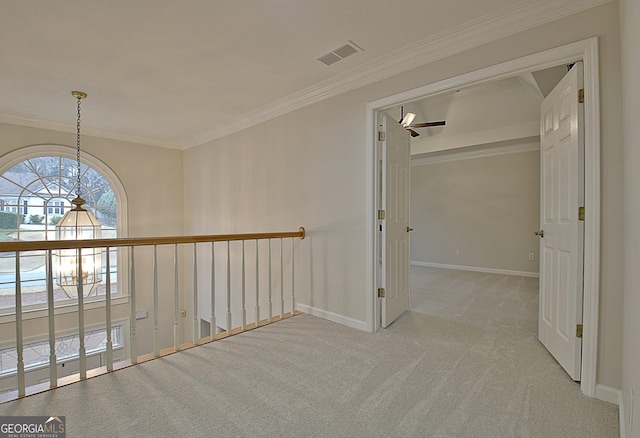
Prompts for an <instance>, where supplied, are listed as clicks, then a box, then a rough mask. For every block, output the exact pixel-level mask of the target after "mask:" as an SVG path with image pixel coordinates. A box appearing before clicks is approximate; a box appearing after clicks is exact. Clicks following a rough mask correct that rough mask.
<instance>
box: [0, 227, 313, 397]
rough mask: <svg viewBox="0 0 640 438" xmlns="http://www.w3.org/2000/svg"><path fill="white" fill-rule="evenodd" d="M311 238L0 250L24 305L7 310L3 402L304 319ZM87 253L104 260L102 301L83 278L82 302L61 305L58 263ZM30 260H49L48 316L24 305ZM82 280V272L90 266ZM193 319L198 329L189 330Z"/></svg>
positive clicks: (3, 246) (213, 238)
mask: <svg viewBox="0 0 640 438" xmlns="http://www.w3.org/2000/svg"><path fill="white" fill-rule="evenodd" d="M304 237H305V230H304V228H300V229H299V230H298V231H292V232H277V233H252V234H224V235H208V236H178V237H142V238H117V239H97V240H71V241H19V242H0V254H3V255H4V257H5V258H8V259H10V260H11V261H12V262H13V259H15V270H14V272H12V273H11V275H13V274H15V278H13V279H12V280H10V281H8V282H6V283H9V285H10V286H11V288H10V290H9V291H8V292H7V291H6V289H5V293H13V294H14V299H15V302H14V305H13V307H5V308H4V309H0V328H1V330H0V333H1V335H0V347H2V348H1V350H0V402H3V401H8V400H13V399H16V398H20V397H24V396H26V395H30V394H33V393H37V392H41V391H44V390H48V389H52V388H57V387H59V386H62V385H66V384H69V383H73V382H76V381H79V380H85V379H87V378H89V377H93V376H96V375H99V374H103V373H107V372H111V371H114V370H116V369H120V368H124V367H127V366H130V365H135V364H137V363H140V362H143V361H147V360H150V359H153V358H157V357H161V356H164V355H166V354H171V353H174V352H177V351H180V350H184V349H186V348H190V347H193V346H196V345H199V344H203V343H208V342H212V341H215V340H217V339H221V338H224V337H227V336H230V335H233V334H237V333H240V332H243V331H246V330H251V329H254V328H256V327H259V326H262V325H265V324H269V323H272V322H275V321H279V320H281V319H284V318H287V317H290V316H293V315H295V314H296V298H295V269H294V265H295V263H294V260H295V254H296V241H297V240H298V239H304ZM87 248H92V249H93V248H98V249H101V251H102V260H103V261H102V263H103V266H101V276H102V279H101V283H102V284H101V287H100V288H99V292H97V295H96V296H92V297H86V296H85V294H84V290H83V285H82V281H81V277H82V276H78V280H77V287H78V294H77V296H75V297H73V299H70V300H69V299H67V300H65V301H62V302H61V301H60V300H58V299H57V298H56V296H57V295H56V294H60V293H61V292H60V290H59V289H57V288H56V286H55V283H56V265H55V263H54V259H55V257H56V255H57V254H59V253H60V252H61V251H64V250H78V251H79V252H80V251H82V250H84V249H87ZM27 257H40V258H42V259H43V269H44V271H43V274H42V276H43V282H42V288H43V291H44V292H46V300H45V302H43V303H42V305H41V306H33V305H32V304H29V303H28V300H27V301H25V295H26V294H27V293H25V286H24V284H27V283H26V282H27V280H25V279H24V278H23V277H25V275H26V273H25V272H24V269H23V268H21V260H23V259H25V258H27ZM80 259H81V257H78V260H80ZM78 272H83V271H82V268H81V262H80V269H78ZM5 286H6V284H5ZM187 315H189V316H190V317H191V318H192V324H187V319H186V318H187ZM101 336H102V337H103V339H102V340H100V337H101ZM186 339H190V340H188V341H187V340H186ZM87 342H89V343H90V345H87ZM47 344H48V345H47ZM63 347H64V352H62V349H63ZM25 349H26V351H28V352H29V356H30V358H29V359H28V360H27V361H25ZM31 356H34V357H35V358H31ZM65 366H66V369H65ZM74 367H76V368H77V372H75V369H76V368H74ZM70 369H72V371H74V372H70V371H69V370H70ZM61 374H62V375H61Z"/></svg>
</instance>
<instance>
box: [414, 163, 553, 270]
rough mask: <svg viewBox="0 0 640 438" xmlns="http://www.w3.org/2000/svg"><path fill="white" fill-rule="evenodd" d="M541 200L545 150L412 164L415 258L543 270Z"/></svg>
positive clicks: (422, 260) (502, 268)
mask: <svg viewBox="0 0 640 438" xmlns="http://www.w3.org/2000/svg"><path fill="white" fill-rule="evenodd" d="M539 206H540V153H539V152H538V151H533V152H522V153H516V154H506V155H499V156H492V157H484V158H473V159H464V160H457V161H448V162H445V163H435V164H428V165H421V166H412V167H411V227H412V228H413V233H412V234H411V261H412V263H432V264H444V265H454V266H455V265H458V266H465V267H472V268H479V269H480V270H482V269H483V268H485V269H486V268H489V269H497V270H506V271H517V272H529V273H537V272H538V253H539V245H540V242H539V239H538V238H537V237H536V236H534V235H533V232H534V231H535V230H536V229H537V228H538V226H539V225H538V224H539V223H540V214H539V211H540V207H539ZM457 250H459V253H458V252H457ZM529 253H533V254H534V255H535V260H534V261H530V260H529V258H528V255H529Z"/></svg>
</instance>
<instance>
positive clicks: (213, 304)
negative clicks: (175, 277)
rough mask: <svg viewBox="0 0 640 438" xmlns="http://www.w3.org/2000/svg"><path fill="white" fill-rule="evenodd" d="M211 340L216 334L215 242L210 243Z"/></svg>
mask: <svg viewBox="0 0 640 438" xmlns="http://www.w3.org/2000/svg"><path fill="white" fill-rule="evenodd" d="M210 332H211V340H212V341H213V340H215V338H216V335H217V334H218V325H217V323H216V248H215V242H211V330H210Z"/></svg>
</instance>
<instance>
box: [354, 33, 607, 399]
mask: <svg viewBox="0 0 640 438" xmlns="http://www.w3.org/2000/svg"><path fill="white" fill-rule="evenodd" d="M575 61H583V63H584V90H585V102H584V125H585V126H584V131H585V132H584V143H585V145H584V146H585V163H584V167H585V168H584V178H585V187H584V193H585V222H584V274H583V277H584V285H583V295H584V299H583V309H582V312H583V337H582V371H581V374H582V380H581V382H580V389H581V391H582V392H583V393H584V394H585V395H587V396H589V397H595V396H596V366H597V360H598V315H599V299H600V148H601V145H600V92H599V89H600V86H599V71H598V65H599V61H598V38H597V37H593V38H589V39H586V40H583V41H578V42H575V43H572V44H567V45H564V46H561V47H557V48H554V49H550V50H546V51H543V52H540V53H536V54H533V55H528V56H525V57H522V58H518V59H514V60H511V61H507V62H504V63H501V64H496V65H493V66H490V67H486V68H483V69H480V70H476V71H473V72H469V73H465V74H462V75H459V76H455V77H452V78H449V79H445V80H442V81H439V82H435V83H431V84H427V85H424V86H421V87H418V88H415V89H412V90H407V91H405V92H402V93H399V94H395V95H392V96H388V97H385V98H382V99H378V100H375V101H371V102H368V103H367V105H366V142H367V148H366V160H367V165H366V178H367V184H366V186H365V187H366V214H367V218H368V220H367V225H366V236H367V238H366V249H365V250H366V260H367V263H366V275H367V278H366V287H367V289H366V290H367V291H369V292H368V293H367V294H366V302H365V311H366V318H367V320H366V324H367V330H368V331H372V332H373V331H377V330H378V329H379V328H380V318H379V315H380V304H379V300H378V298H377V287H378V286H377V278H378V276H377V273H378V254H379V241H378V231H377V230H378V228H377V223H378V220H377V214H376V212H377V210H378V201H377V200H378V192H379V184H380V180H379V176H378V172H377V169H378V161H379V159H380V157H379V152H378V148H377V134H376V132H377V117H378V112H381V111H384V110H385V109H389V108H391V107H393V106H396V105H399V104H401V103H404V102H407V101H409V100H416V99H418V98H424V97H428V96H430V95H436V94H439V93H442V92H445V91H449V90H452V89H455V88H459V87H463V86H469V85H477V84H481V83H485V82H490V81H494V80H499V79H506V78H508V77H512V76H515V75H518V74H520V73H525V72H529V71H532V70H538V69H543V68H548V67H553V66H557V65H559V64H564V63H567V64H568V63H571V62H575Z"/></svg>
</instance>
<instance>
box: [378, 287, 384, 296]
mask: <svg viewBox="0 0 640 438" xmlns="http://www.w3.org/2000/svg"><path fill="white" fill-rule="evenodd" d="M384 295H385V290H384V288H383V287H379V288H378V298H384Z"/></svg>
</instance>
